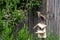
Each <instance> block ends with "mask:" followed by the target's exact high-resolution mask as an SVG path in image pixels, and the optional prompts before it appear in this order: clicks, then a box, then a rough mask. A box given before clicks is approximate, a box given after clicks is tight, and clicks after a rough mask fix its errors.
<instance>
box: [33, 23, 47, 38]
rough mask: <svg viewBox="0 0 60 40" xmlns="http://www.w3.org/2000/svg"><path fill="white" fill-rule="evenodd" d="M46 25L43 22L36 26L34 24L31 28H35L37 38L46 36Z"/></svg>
mask: <svg viewBox="0 0 60 40" xmlns="http://www.w3.org/2000/svg"><path fill="white" fill-rule="evenodd" d="M46 26H47V25H45V24H43V23H38V24H37V25H36V26H34V28H33V29H35V28H37V32H35V33H36V34H38V37H39V38H46Z"/></svg>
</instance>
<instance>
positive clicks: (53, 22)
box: [47, 0, 59, 34]
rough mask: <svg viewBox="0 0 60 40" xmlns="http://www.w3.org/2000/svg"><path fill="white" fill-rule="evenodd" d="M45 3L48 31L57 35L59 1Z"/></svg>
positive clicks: (51, 0)
mask: <svg viewBox="0 0 60 40" xmlns="http://www.w3.org/2000/svg"><path fill="white" fill-rule="evenodd" d="M47 3H48V4H47V6H48V8H47V14H48V15H49V18H48V19H49V20H48V23H47V24H48V29H49V30H50V31H52V32H53V33H54V34H58V19H59V0H49V1H47Z"/></svg>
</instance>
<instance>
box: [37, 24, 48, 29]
mask: <svg viewBox="0 0 60 40" xmlns="http://www.w3.org/2000/svg"><path fill="white" fill-rule="evenodd" d="M37 26H38V27H40V28H45V27H46V26H47V25H45V24H43V23H38V24H37Z"/></svg>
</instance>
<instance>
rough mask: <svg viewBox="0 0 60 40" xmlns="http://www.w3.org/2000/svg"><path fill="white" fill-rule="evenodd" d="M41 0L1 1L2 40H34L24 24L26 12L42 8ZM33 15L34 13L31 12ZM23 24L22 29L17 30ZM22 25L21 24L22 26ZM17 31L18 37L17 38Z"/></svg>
mask: <svg viewBox="0 0 60 40" xmlns="http://www.w3.org/2000/svg"><path fill="white" fill-rule="evenodd" d="M40 4H41V1H40V0H28V2H27V1H26V0H0V35H1V38H0V39H2V40H14V39H17V40H27V39H28V40H33V36H32V34H29V31H28V28H27V26H26V25H25V23H24V20H25V18H26V16H25V15H24V14H25V13H24V11H25V10H28V9H29V10H30V11H32V10H33V9H32V8H33V7H35V6H40ZM31 13H32V12H31ZM19 23H22V24H23V25H24V26H21V27H22V28H21V29H19V30H18V29H16V28H17V27H18V24H19ZM20 25H21V24H20ZM15 31H18V32H17V33H18V35H19V36H18V37H17V38H15V37H14V36H15V34H14V33H15Z"/></svg>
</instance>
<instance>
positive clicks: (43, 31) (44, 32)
mask: <svg viewBox="0 0 60 40" xmlns="http://www.w3.org/2000/svg"><path fill="white" fill-rule="evenodd" d="M35 33H45V32H44V31H40V30H38V31H37V32H35Z"/></svg>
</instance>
